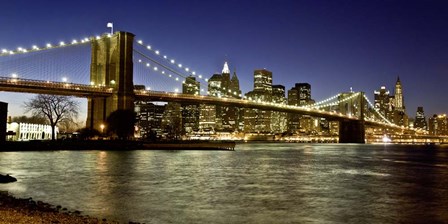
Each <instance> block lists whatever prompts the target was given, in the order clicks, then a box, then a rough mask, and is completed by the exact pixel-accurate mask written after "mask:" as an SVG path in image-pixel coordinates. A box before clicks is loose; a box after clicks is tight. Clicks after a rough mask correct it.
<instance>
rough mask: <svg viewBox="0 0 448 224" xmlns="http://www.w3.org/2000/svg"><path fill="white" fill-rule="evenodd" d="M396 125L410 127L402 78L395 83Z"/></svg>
mask: <svg viewBox="0 0 448 224" xmlns="http://www.w3.org/2000/svg"><path fill="white" fill-rule="evenodd" d="M394 106H395V109H394V119H393V121H394V123H395V124H397V125H401V126H408V116H407V115H406V110H405V106H404V99H403V87H402V86H401V82H400V77H398V78H397V82H396V83H395V102H394Z"/></svg>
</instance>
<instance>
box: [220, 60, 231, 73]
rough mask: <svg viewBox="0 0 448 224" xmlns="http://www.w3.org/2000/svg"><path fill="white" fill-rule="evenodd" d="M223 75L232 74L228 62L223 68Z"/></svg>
mask: <svg viewBox="0 0 448 224" xmlns="http://www.w3.org/2000/svg"><path fill="white" fill-rule="evenodd" d="M222 74H230V69H229V66H228V65H227V61H226V62H224V67H223V68H222Z"/></svg>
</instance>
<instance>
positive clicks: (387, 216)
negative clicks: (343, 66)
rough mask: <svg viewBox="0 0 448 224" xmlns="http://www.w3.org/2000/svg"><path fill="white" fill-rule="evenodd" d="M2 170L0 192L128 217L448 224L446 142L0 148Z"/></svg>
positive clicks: (157, 220) (193, 220) (104, 215)
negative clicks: (6, 177)
mask: <svg viewBox="0 0 448 224" xmlns="http://www.w3.org/2000/svg"><path fill="white" fill-rule="evenodd" d="M0 173H3V174H5V173H10V174H12V175H13V176H15V177H17V179H18V180H19V181H18V182H16V183H12V184H3V185H0V190H3V191H5V190H7V191H9V192H11V193H12V194H14V195H16V196H19V197H33V199H35V200H42V201H46V202H49V203H52V204H54V205H62V206H63V207H67V208H69V209H72V210H80V211H82V213H83V214H88V215H92V216H96V217H99V218H107V219H116V220H120V221H123V222H127V221H129V220H131V221H136V222H145V223H363V222H364V223H366V222H367V223H415V222H417V223H441V222H442V223H443V222H448V147H445V146H444V147H440V146H437V147H435V146H432V147H428V146H426V147H424V146H397V145H355V144H354V145H345V144H322V145H321V144H292V143H284V144H283V143H251V144H241V145H237V148H236V151H126V152H116V151H59V152H0Z"/></svg>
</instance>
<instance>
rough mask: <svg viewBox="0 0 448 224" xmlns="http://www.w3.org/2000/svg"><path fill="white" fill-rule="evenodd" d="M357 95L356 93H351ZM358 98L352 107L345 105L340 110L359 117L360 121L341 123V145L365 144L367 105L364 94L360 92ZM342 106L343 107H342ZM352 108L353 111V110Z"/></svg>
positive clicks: (346, 120)
mask: <svg viewBox="0 0 448 224" xmlns="http://www.w3.org/2000/svg"><path fill="white" fill-rule="evenodd" d="M350 94H355V93H353V92H352V93H350ZM357 94H359V96H358V97H356V98H354V99H353V100H351V102H350V103H349V104H350V106H347V105H344V106H343V107H342V108H340V109H341V110H342V111H343V112H344V113H349V114H352V115H355V116H357V117H358V120H349V119H345V120H341V121H339V143H365V132H366V131H365V124H364V123H365V122H364V116H365V111H366V108H365V106H366V103H365V100H364V92H359V93H357ZM340 106H341V105H340ZM351 108H352V109H351Z"/></svg>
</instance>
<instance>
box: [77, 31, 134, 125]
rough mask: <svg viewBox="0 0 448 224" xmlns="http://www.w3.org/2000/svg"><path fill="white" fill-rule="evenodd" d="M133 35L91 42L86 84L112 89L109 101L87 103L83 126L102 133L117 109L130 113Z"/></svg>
mask: <svg viewBox="0 0 448 224" xmlns="http://www.w3.org/2000/svg"><path fill="white" fill-rule="evenodd" d="M134 36H135V35H134V34H132V33H128V32H116V33H115V34H113V35H111V36H109V35H103V36H102V37H100V38H96V39H95V40H93V41H92V45H91V47H92V58H91V64H90V82H91V84H92V85H101V86H105V87H109V88H112V91H113V93H112V95H111V96H109V97H92V98H89V99H88V108H87V124H86V126H87V127H89V128H95V129H97V130H100V131H102V130H101V129H102V128H104V126H102V124H104V123H105V121H106V118H107V117H108V116H109V115H110V113H112V112H113V111H115V110H118V109H132V110H133V109H134V83H133V61H132V51H133V42H134Z"/></svg>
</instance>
